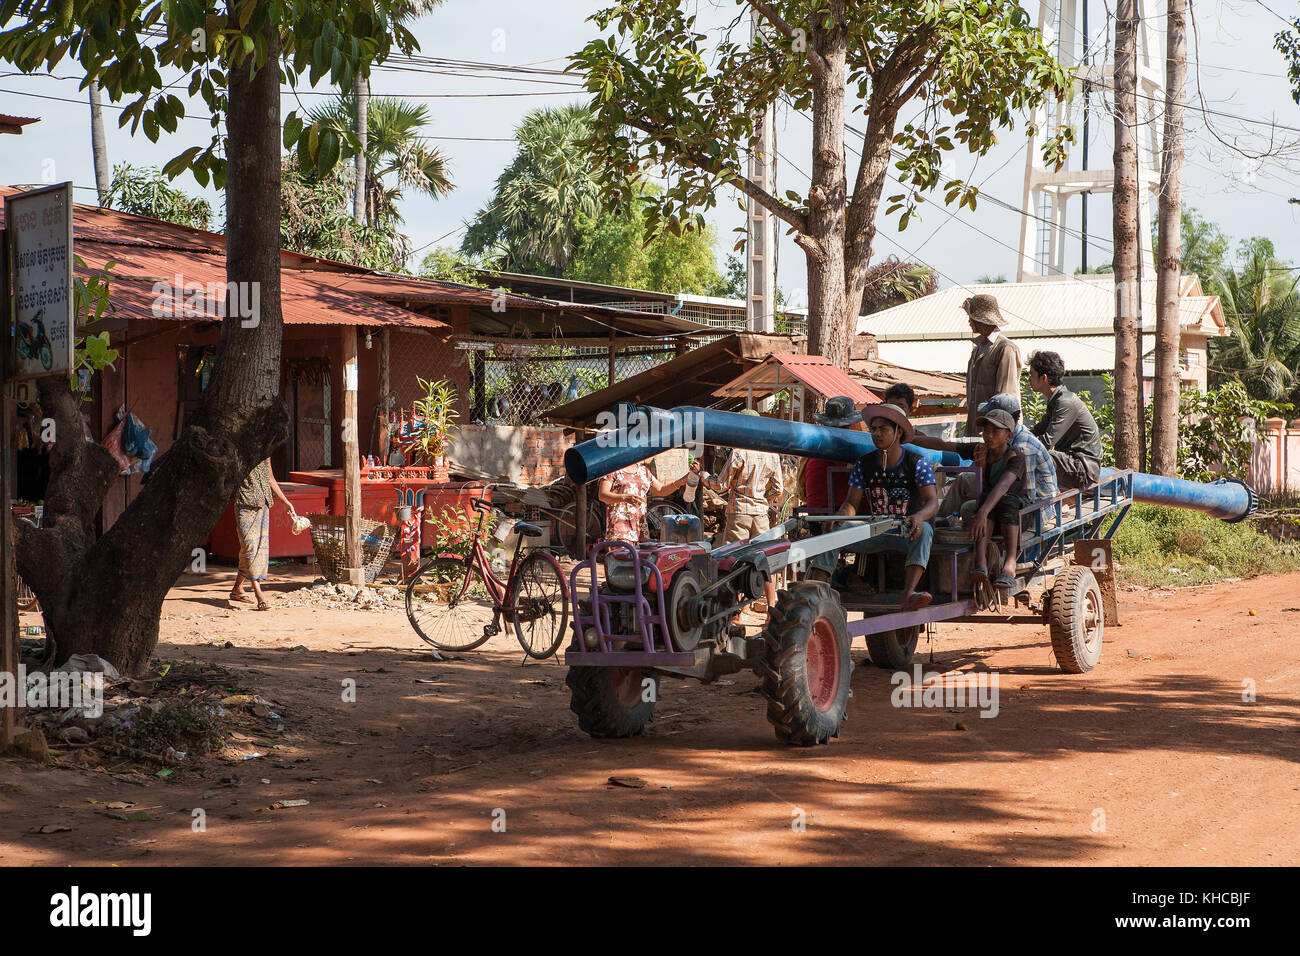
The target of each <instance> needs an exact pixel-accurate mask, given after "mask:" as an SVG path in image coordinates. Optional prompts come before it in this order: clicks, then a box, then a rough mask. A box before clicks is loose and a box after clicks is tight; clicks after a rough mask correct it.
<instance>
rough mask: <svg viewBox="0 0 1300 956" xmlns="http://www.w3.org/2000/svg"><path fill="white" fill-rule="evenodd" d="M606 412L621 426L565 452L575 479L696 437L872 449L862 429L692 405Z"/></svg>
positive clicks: (820, 452)
mask: <svg viewBox="0 0 1300 956" xmlns="http://www.w3.org/2000/svg"><path fill="white" fill-rule="evenodd" d="M611 417H612V418H614V419H615V420H616V421H619V422H622V423H623V427H622V428H619V429H616V430H611V431H609V432H607V433H605V434H602V435H599V436H597V437H596V438H593V439H591V440H590V441H585V442H583V443H582V444H580V445H574V446H573V447H572V448H570V449H569V450H568V451H566V452H565V453H564V469H565V471H566V472H567V473H568V475H569V478H570V479H571V480H572V481H574V482H575V483H578V484H584V483H586V482H588V481H595V480H596V479H597V478H603V477H604V476H605V475H608V474H610V473H611V472H614V471H618V470H619V469H620V468H626V467H627V466H628V465H631V464H633V463H635V462H638V461H643V460H644V459H646V458H649V457H651V456H652V455H657V454H659V453H660V452H661V451H667V450H668V449H670V448H677V447H679V446H681V445H688V444H693V443H695V442H700V443H702V444H708V445H723V446H726V447H728V448H748V449H752V450H753V451H770V452H774V453H776V454H778V455H799V456H801V457H804V458H826V459H830V460H832V461H857V460H858V459H859V458H861V457H862V456H863V455H865V454H868V453H869V452H873V451H875V450H876V446H875V445H874V444H872V441H871V436H870V435H868V434H867V433H866V432H859V431H853V430H851V429H848V428H828V427H826V426H824V425H805V424H803V423H802V422H787V421H782V420H781V419H779V418H757V417H755V416H753V415H739V414H736V413H734V412H719V411H715V410H713V409H711V408H699V407H697V406H694V405H685V406H682V407H681V408H674V409H672V410H671V411H665V410H664V409H661V408H652V407H650V406H648V405H628V404H623V405H620V406H619V407H618V409H617V410H616V414H615V415H612V416H611ZM903 447H905V448H908V449H910V450H912V451H915V452H917V453H918V454H920V455H921V456H922V457H924V458H925V459H926V460H927V461H929V462H930V463H932V464H936V465H960V464H964V462H963V461H962V459H961V456H959V455H957V454H955V453H953V452H950V451H930V450H929V449H926V448H917V447H916V446H915V445H905V446H903Z"/></svg>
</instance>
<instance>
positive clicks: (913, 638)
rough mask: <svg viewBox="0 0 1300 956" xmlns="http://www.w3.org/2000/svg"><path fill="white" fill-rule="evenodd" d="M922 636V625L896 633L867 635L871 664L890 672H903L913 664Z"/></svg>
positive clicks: (902, 629) (902, 628)
mask: <svg viewBox="0 0 1300 956" xmlns="http://www.w3.org/2000/svg"><path fill="white" fill-rule="evenodd" d="M920 636H921V625H919V624H917V625H915V626H914V627H900V628H899V629H898V630H896V631H885V632H883V633H881V634H869V635H867V652H868V653H869V654H870V655H871V663H873V664H875V665H876V666H877V667H884V668H886V669H888V670H901V669H903V668H905V667H907V665H908V664H910V663H912V655H913V654H915V653H916V642H917V640H918V639H919V638H920Z"/></svg>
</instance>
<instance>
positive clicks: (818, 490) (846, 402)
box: [802, 395, 862, 512]
mask: <svg viewBox="0 0 1300 956" xmlns="http://www.w3.org/2000/svg"><path fill="white" fill-rule="evenodd" d="M813 420H814V421H815V422H816V423H817V424H818V425H825V426H827V427H828V428H852V427H854V426H855V425H857V424H858V422H860V421H862V413H861V412H859V411H858V410H857V409H856V408H855V407H854V405H853V399H851V398H849V397H848V396H847V395H836V396H835V397H834V398H828V399H826V411H825V412H815V413H814V414H813ZM843 464H844V462H842V461H831V460H828V459H826V458H809V459H807V460H806V461H805V462H804V467H803V485H802V488H803V500H804V504H806V505H807V506H808V507H809V508H817V509H821V510H822V511H823V512H825V511H834V510H835V509H836V508H838V507H839V506H840V505H842V504H843V503H844V499H845V498H847V497H848V494H849V474H848V471H847V470H841V471H839V472H835V473H833V475H832V478H833V487H832V485H831V483H829V482H828V481H827V480H826V473H827V469H830V468H840V466H842V465H843Z"/></svg>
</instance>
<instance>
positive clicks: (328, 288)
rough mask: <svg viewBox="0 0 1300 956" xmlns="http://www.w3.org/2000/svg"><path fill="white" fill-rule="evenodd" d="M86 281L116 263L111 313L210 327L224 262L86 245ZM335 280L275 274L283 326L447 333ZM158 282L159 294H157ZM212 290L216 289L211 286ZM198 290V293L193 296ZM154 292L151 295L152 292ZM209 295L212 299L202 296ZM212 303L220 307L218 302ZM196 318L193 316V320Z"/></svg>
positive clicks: (82, 249)
mask: <svg viewBox="0 0 1300 956" xmlns="http://www.w3.org/2000/svg"><path fill="white" fill-rule="evenodd" d="M77 254H78V255H79V256H81V258H82V260H83V261H85V263H86V268H85V269H83V268H81V267H80V266H78V267H76V271H77V273H78V274H79V275H81V276H83V277H86V276H89V275H93V274H96V273H98V272H99V270H101V269H102V268H103V267H104V265H105V264H106V263H107V262H108V261H109V260H116V264H115V265H114V266H113V269H112V273H111V274H112V275H113V277H114V278H112V279H111V280H110V281H109V297H110V299H111V301H112V303H113V307H114V310H115V311H116V312H117V313H118V314H119V315H121V316H124V317H126V318H133V319H147V320H159V319H163V320H165V319H175V320H178V321H190V322H192V321H196V320H200V321H201V320H202V319H203V318H204V317H205V316H206V317H210V318H211V319H212V320H213V321H216V320H217V319H218V318H219V317H220V314H221V311H222V310H223V309H224V307H225V304H224V289H225V285H224V283H225V281H226V260H225V256H224V255H214V254H212V253H205V252H193V251H181V250H174V249H161V248H156V247H143V246H130V245H122V244H119V243H109V242H87V243H84V244H81V245H78V246H77ZM334 275H337V274H336V273H328V272H314V271H312V270H288V269H286V270H282V271H281V273H280V310H281V313H282V314H283V316H284V321H285V322H286V323H288V324H290V325H296V324H301V325H360V326H383V325H393V326H399V327H405V328H422V329H437V330H443V331H447V330H450V328H451V326H450V325H449V324H448V323H446V322H442V321H439V320H438V319H433V318H429V317H428V316H424V315H419V314H418V313H415V312H411V311H409V310H407V309H403V308H400V307H399V306H395V305H392V304H390V303H388V302H383V301H381V300H379V299H374V298H371V297H370V296H368V295H365V294H364V293H362V292H359V291H351V290H348V289H346V288H342V287H339V286H337V284H332V283H329V282H326V281H322V280H323V279H325V278H328V277H331V276H334ZM158 283H164V284H165V287H162V288H159V287H158V285H157V284H158ZM218 284H220V285H218ZM198 287H202V289H201V290H200V289H199V288H198ZM155 290H157V291H155ZM209 291H212V292H213V293H214V294H215V296H214V297H210V296H209V295H208V294H207V293H208V292H209ZM218 300H220V301H218ZM196 313H197V314H196Z"/></svg>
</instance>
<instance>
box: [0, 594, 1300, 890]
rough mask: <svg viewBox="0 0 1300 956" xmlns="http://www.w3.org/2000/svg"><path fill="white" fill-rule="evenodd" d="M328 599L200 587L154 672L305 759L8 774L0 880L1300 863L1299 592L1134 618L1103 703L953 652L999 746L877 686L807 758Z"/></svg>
mask: <svg viewBox="0 0 1300 956" xmlns="http://www.w3.org/2000/svg"><path fill="white" fill-rule="evenodd" d="M306 580H307V579H306V578H305V577H301V576H300V577H299V578H298V579H297V580H287V579H285V578H284V577H281V578H279V579H277V580H276V582H275V583H274V584H273V585H272V588H273V593H274V597H273V598H272V610H271V611H270V612H267V613H258V612H254V611H251V610H248V611H244V610H240V611H233V610H228V609H227V608H226V602H225V601H224V594H225V591H226V590H227V589H228V587H229V575H228V574H214V575H208V576H205V577H203V578H198V577H189V578H186V579H183V580H182V582H181V583H180V584H179V585H178V586H177V588H176V589H175V590H174V591H173V594H172V597H171V598H170V599H169V600H168V602H167V605H166V608H165V619H164V620H163V623H162V627H163V642H162V643H161V644H160V646H159V651H158V653H159V655H160V656H162V657H164V658H179V657H181V656H183V655H186V654H189V655H192V656H193V657H196V658H198V659H200V660H205V661H215V662H220V663H222V664H224V665H226V666H229V667H231V668H233V669H235V670H236V671H239V672H240V673H241V674H243V675H244V676H245V677H246V680H247V681H248V682H249V683H251V684H253V685H254V687H255V688H256V690H257V692H258V693H260V694H263V695H264V696H266V697H269V698H271V699H273V700H274V701H275V703H276V710H277V711H278V713H279V714H280V715H282V717H283V731H282V732H281V733H275V732H274V731H273V729H272V728H271V727H270V725H269V724H268V729H267V732H266V733H264V734H260V735H257V736H248V735H245V736H244V737H243V738H242V739H237V740H236V741H234V744H233V746H234V751H232V752H231V756H232V758H233V757H238V756H239V755H240V754H242V753H252V752H260V753H262V754H264V755H265V756H263V757H257V758H254V759H251V760H246V761H244V760H238V759H227V760H218V759H215V758H214V759H210V760H208V761H206V762H204V763H202V764H201V765H199V767H197V768H195V769H191V770H178V771H177V772H176V773H175V774H174V775H173V776H171V777H169V778H167V779H158V778H154V777H149V776H143V775H132V774H118V775H114V774H112V773H109V772H105V771H100V772H95V771H92V770H76V769H60V768H48V767H40V766H37V765H34V764H30V763H24V762H20V761H16V760H12V759H5V760H0V863H2V864H4V865H11V866H12V865H30V864H45V865H64V864H78V863H80V864H87V863H89V864H110V863H117V864H131V863H147V864H156V865H157V864H161V865H166V864H227V863H229V864H295V863H311V864H342V863H357V864H426V865H427V864H463V863H497V864H584V863H592V864H620V863H642V864H711V863H713V864H729V863H751V862H758V863H766V864H799V863H832V864H834V863H855V864H890V863H902V864H977V865H984V864H999V865H1000V864H1017V863H1025V864H1085V865H1094V864H1106V865H1114V864H1138V865H1146V864H1171V865H1223V864H1245V865H1277V864H1291V865H1294V864H1296V863H1297V862H1300V826H1298V825H1297V824H1300V772H1297V763H1298V762H1300V720H1297V717H1300V574H1293V575H1285V576H1277V577H1270V578H1259V579H1255V580H1252V581H1244V582H1238V583H1232V584H1222V585H1217V586H1214V587H1209V588H1202V589H1189V590H1183V591H1177V592H1171V591H1148V592H1123V593H1122V594H1121V610H1122V613H1123V615H1124V626H1123V627H1122V628H1118V629H1110V630H1108V631H1107V637H1106V642H1105V650H1104V653H1103V656H1102V662H1101V665H1100V666H1099V667H1098V669H1097V670H1096V671H1094V672H1093V673H1092V674H1090V675H1085V676H1066V675H1063V674H1061V673H1059V672H1058V671H1057V669H1056V667H1055V666H1054V663H1053V660H1052V656H1051V650H1050V647H1049V645H1048V644H1047V640H1046V632H1045V629H1042V628H1039V627H1036V626H1017V625H987V626H979V627H972V626H969V625H966V626H960V625H940V626H939V627H937V628H936V630H935V634H934V640H933V641H932V643H930V644H928V645H927V644H925V643H924V640H925V639H924V637H923V638H922V641H923V643H922V646H921V650H920V652H918V660H919V661H921V662H922V663H923V665H924V667H925V669H926V670H933V671H942V672H954V671H991V672H996V674H997V675H998V680H999V695H998V713H997V716H996V717H991V718H983V717H981V716H980V715H979V711H978V710H976V709H974V708H967V709H965V710H956V711H954V710H950V709H947V708H943V707H939V708H897V707H894V706H892V705H891V693H892V692H893V691H894V690H895V687H894V685H893V684H892V683H891V680H890V674H889V673H887V672H885V671H882V670H879V669H877V668H874V667H872V666H870V665H866V666H863V665H862V664H861V663H859V666H858V667H857V668H856V669H855V671H854V673H853V682H852V686H853V694H854V696H853V699H852V700H851V701H850V705H849V716H850V719H849V722H848V723H847V724H846V725H845V727H844V732H843V734H842V736H841V737H840V739H838V740H836V741H832V743H831V744H830V745H829V746H826V747H819V748H815V749H807V750H796V749H787V748H785V747H782V746H779V745H778V744H777V743H776V740H775V738H774V737H773V734H772V731H771V728H770V727H769V726H768V724H767V723H766V721H765V720H764V716H763V714H764V708H763V702H762V699H761V698H760V697H759V696H758V694H757V693H756V692H755V687H756V683H757V682H756V680H755V678H754V677H753V676H752V675H750V674H748V673H743V674H737V675H734V676H733V677H732V678H729V679H724V680H722V681H719V682H718V683H717V684H714V685H712V686H707V687H706V686H702V685H700V684H698V683H695V682H692V681H681V682H679V681H672V682H665V683H664V685H663V688H662V697H661V700H660V702H659V705H658V711H657V717H656V720H655V721H654V722H653V723H652V724H651V725H650V728H649V730H648V732H647V734H646V735H645V736H644V737H641V738H636V739H631V740H621V741H598V740H592V739H590V738H588V737H586V736H585V735H583V734H582V733H581V732H580V731H579V730H578V728H577V725H576V723H575V721H574V719H573V717H572V715H571V714H570V713H569V710H568V703H569V696H568V691H567V689H566V688H565V686H564V674H565V671H564V668H563V667H561V666H559V665H557V664H556V663H554V662H551V661H548V662H546V663H543V664H536V663H533V664H530V665H529V666H520V659H521V657H522V655H521V654H520V653H519V650H518V647H517V645H515V644H514V642H513V640H507V639H506V636H499V637H497V638H494V639H493V641H491V642H490V643H489V644H488V645H486V646H485V647H484V648H482V649H480V650H478V651H474V652H471V653H469V654H466V655H463V657H462V659H461V660H458V661H455V662H450V663H443V664H439V663H436V662H434V661H433V660H432V659H431V658H430V656H429V654H428V653H427V652H426V649H425V647H424V645H422V644H421V643H420V642H419V641H418V639H417V638H416V637H415V635H414V633H413V632H412V631H411V629H410V628H409V626H408V625H407V623H406V620H405V617H404V615H403V614H402V613H401V612H400V611H399V610H385V611H362V610H355V611H354V610H343V609H331V610H324V609H319V608H308V607H301V606H290V605H291V604H292V602H293V598H292V596H291V595H290V594H289V591H290V589H291V588H294V587H298V586H300V585H301V584H302V583H305V581H306ZM1251 609H1253V610H1255V611H1256V612H1257V613H1256V614H1255V615H1254V616H1252V615H1251V614H1250V613H1249V611H1250V610H1251ZM227 640H228V641H230V642H232V643H233V644H234V645H236V646H235V647H233V648H224V647H222V646H221V645H222V644H224V643H225V642H226V641H227ZM859 643H860V642H859ZM291 648H300V649H297V650H291ZM931 652H932V654H931ZM864 657H865V651H864V650H862V649H861V647H860V646H856V645H855V648H854V658H855V660H858V661H859V662H860V661H861V660H862V659H863V658H864ZM931 657H932V658H933V660H932V662H931ZM348 679H351V680H353V681H355V682H356V701H355V703H349V702H345V701H344V700H343V696H344V694H343V692H342V690H341V688H345V685H344V681H346V680H348ZM419 681H433V683H421V682H419ZM1252 688H1253V691H1254V695H1255V698H1256V699H1255V701H1254V702H1246V701H1243V690H1246V691H1249V690H1250V689H1252ZM1247 696H1249V694H1247ZM959 722H960V723H961V724H962V725H964V726H965V728H966V729H965V730H958V729H955V728H956V725H957V724H958V723H959ZM110 769H112V768H110ZM611 776H618V777H634V778H640V780H641V781H643V782H644V784H645V785H644V786H643V787H640V788H635V787H632V788H629V787H622V786H614V785H611V784H610V783H609V782H608V781H609V778H610V777H611ZM264 780H269V781H270V782H269V783H265V782H263V781H264ZM629 782H632V783H635V782H636V781H629ZM294 799H304V800H308V801H310V802H309V804H308V805H306V806H298V807H291V808H286V809H279V810H263V809H262V808H265V807H268V806H269V805H271V804H272V803H274V802H276V801H284V800H294ZM90 801H97V802H95V803H92V802H90ZM110 801H120V802H125V803H130V804H132V805H133V808H138V809H143V810H145V811H147V813H148V815H149V817H150V819H149V820H141V821H132V820H121V819H117V818H115V817H112V816H109V815H108V814H106V813H105V812H104V808H103V805H104V804H106V803H108V802H110ZM196 808H198V809H202V810H203V814H202V818H203V820H204V822H205V824H206V829H203V830H197V829H196V824H195V821H196V820H197V819H198V817H197V816H196V815H195V814H194V810H195V809H196ZM119 815H120V814H119ZM48 824H63V825H66V826H69V827H71V829H70V830H67V831H61V832H53V833H45V834H38V833H34V832H31V831H33V830H34V829H38V828H40V827H42V826H43V825H48Z"/></svg>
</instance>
